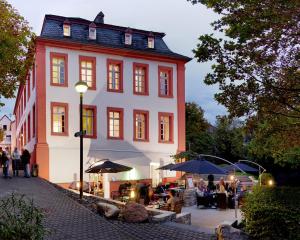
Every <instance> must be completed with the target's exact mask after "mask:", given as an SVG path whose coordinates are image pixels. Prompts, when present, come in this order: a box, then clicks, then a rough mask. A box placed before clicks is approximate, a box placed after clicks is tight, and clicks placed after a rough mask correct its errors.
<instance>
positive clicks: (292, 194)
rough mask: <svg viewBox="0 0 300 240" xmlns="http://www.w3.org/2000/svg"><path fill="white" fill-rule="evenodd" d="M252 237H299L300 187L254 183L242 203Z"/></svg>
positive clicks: (282, 239)
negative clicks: (254, 185)
mask: <svg viewBox="0 0 300 240" xmlns="http://www.w3.org/2000/svg"><path fill="white" fill-rule="evenodd" d="M242 214H243V217H244V224H245V231H246V232H247V233H248V234H249V235H250V236H251V237H252V238H253V239H264V240H279V239H280V240H285V239H293V240H296V239H300V188H291V187H258V186H257V187H255V188H254V191H253V193H250V194H248V195H247V196H246V199H245V203H244V205H243V206H242Z"/></svg>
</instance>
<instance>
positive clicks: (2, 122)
mask: <svg viewBox="0 0 300 240" xmlns="http://www.w3.org/2000/svg"><path fill="white" fill-rule="evenodd" d="M13 123H14V121H12V120H11V119H10V118H9V117H8V116H7V115H3V116H2V117H1V118H0V129H1V131H2V139H0V147H1V148H2V149H5V148H7V147H8V148H9V150H10V149H11V139H12V133H13Z"/></svg>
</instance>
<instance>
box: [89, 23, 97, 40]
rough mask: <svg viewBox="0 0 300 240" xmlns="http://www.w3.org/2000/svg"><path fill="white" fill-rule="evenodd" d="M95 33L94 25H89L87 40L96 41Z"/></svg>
mask: <svg viewBox="0 0 300 240" xmlns="http://www.w3.org/2000/svg"><path fill="white" fill-rule="evenodd" d="M96 36H97V32H96V26H95V24H91V25H90V27H89V39H91V40H96Z"/></svg>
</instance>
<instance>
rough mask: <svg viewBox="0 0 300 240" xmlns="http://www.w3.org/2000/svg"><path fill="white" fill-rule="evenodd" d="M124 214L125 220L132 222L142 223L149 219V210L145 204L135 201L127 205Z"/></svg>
mask: <svg viewBox="0 0 300 240" xmlns="http://www.w3.org/2000/svg"><path fill="white" fill-rule="evenodd" d="M122 215H123V217H124V220H125V221H126V222H130V223H140V222H145V221H146V220H148V212H147V210H146V208H145V206H143V205H141V204H138V203H134V202H129V203H127V204H126V205H125V207H124V209H123V211H122Z"/></svg>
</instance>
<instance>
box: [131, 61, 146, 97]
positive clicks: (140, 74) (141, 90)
mask: <svg viewBox="0 0 300 240" xmlns="http://www.w3.org/2000/svg"><path fill="white" fill-rule="evenodd" d="M148 68H149V66H148V64H140V63H134V64H133V93H134V94H137V95H148V94H149V93H148Z"/></svg>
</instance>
